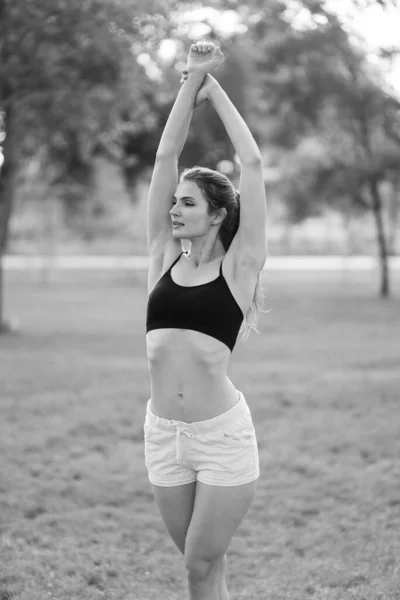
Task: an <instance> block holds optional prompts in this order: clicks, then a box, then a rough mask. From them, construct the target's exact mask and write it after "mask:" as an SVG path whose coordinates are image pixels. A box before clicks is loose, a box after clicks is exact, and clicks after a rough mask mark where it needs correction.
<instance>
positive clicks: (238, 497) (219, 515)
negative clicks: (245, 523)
mask: <svg viewBox="0 0 400 600" xmlns="http://www.w3.org/2000/svg"><path fill="white" fill-rule="evenodd" d="M257 483H258V480H255V481H252V482H251V483H246V484H244V485H235V486H231V487H228V486H213V485H207V484H205V483H201V482H199V481H198V482H197V485H196V494H195V501H194V508H193V514H192V518H191V521H190V525H189V529H188V532H187V535H186V546H185V558H186V561H187V562H191V561H196V560H205V561H213V560H215V559H216V558H218V557H219V556H221V555H224V554H225V552H226V550H227V548H228V546H229V544H230V542H231V540H232V538H233V536H234V534H235V531H236V529H237V528H238V526H239V524H240V523H241V521H242V520H243V518H244V516H245V514H246V513H247V511H248V509H249V507H250V504H251V501H252V499H253V497H254V494H255V491H256V489H257Z"/></svg>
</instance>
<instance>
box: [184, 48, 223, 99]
mask: <svg viewBox="0 0 400 600" xmlns="http://www.w3.org/2000/svg"><path fill="white" fill-rule="evenodd" d="M224 60H225V57H224V55H223V54H222V52H221V49H220V48H219V46H216V45H215V44H213V43H212V42H196V44H192V45H191V46H190V50H189V54H188V59H187V64H186V72H184V73H183V74H182V80H181V81H182V83H183V82H184V81H185V80H186V79H187V77H188V74H190V73H197V74H199V75H204V79H203V83H202V85H201V87H200V89H199V91H198V93H197V96H196V100H195V106H199V105H200V104H202V103H203V102H204V101H205V100H207V99H208V94H209V91H210V89H211V87H212V85H214V84H215V83H216V80H215V79H214V78H213V77H211V75H210V74H209V73H210V72H211V71H215V70H216V69H218V67H220V66H221V64H222V63H223V62H224Z"/></svg>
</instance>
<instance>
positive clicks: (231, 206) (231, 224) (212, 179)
mask: <svg viewBox="0 0 400 600" xmlns="http://www.w3.org/2000/svg"><path fill="white" fill-rule="evenodd" d="M184 180H187V181H194V182H195V183H196V185H197V186H198V187H199V188H200V189H201V191H202V192H203V194H204V196H205V199H206V201H207V203H208V213H209V214H210V215H211V214H214V213H216V212H218V211H219V210H220V209H221V208H225V210H226V216H225V218H224V220H223V221H222V223H221V225H220V228H219V231H218V237H219V238H220V240H221V242H222V245H223V247H224V249H225V251H227V250H228V248H229V246H230V245H231V242H232V240H233V238H234V237H235V235H236V232H237V230H238V228H239V223H240V194H239V192H238V191H237V190H236V189H235V187H234V185H233V183H232V182H231V180H230V179H229V178H228V177H227V176H226V175H224V174H223V173H220V172H219V171H214V170H213V169H209V168H207V167H199V166H195V167H192V168H190V169H185V170H184V171H183V172H182V173H181V176H180V180H179V181H180V182H181V181H184ZM260 273H261V269H260V271H259V273H258V276H257V282H256V287H255V290H254V296H253V301H252V304H251V306H250V308H249V309H248V311H247V312H246V314H245V315H244V321H243V323H242V325H241V328H240V330H239V333H241V334H242V338H241V339H242V340H243V341H245V340H247V339H248V337H249V334H250V332H251V330H252V329H253V330H254V331H257V333H260V332H259V330H258V328H257V325H258V318H259V313H260V311H261V312H267V311H265V310H263V308H262V307H263V306H264V300H265V297H264V293H263V289H262V286H261V283H260Z"/></svg>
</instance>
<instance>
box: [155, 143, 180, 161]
mask: <svg viewBox="0 0 400 600" xmlns="http://www.w3.org/2000/svg"><path fill="white" fill-rule="evenodd" d="M165 158H169V159H171V158H176V159H177V158H178V151H177V149H176V148H173V147H172V146H165V147H160V148H158V150H157V153H156V160H162V159H165Z"/></svg>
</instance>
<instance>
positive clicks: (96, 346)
mask: <svg viewBox="0 0 400 600" xmlns="http://www.w3.org/2000/svg"><path fill="white" fill-rule="evenodd" d="M144 277H145V275H144V273H142V274H130V275H128V276H122V275H115V274H113V275H110V274H102V275H101V276H100V275H98V274H92V275H90V274H82V273H81V274H79V277H78V275H77V276H76V277H75V276H73V275H68V276H63V277H60V278H58V280H57V281H55V282H53V283H52V284H51V285H48V286H43V285H39V284H38V283H35V282H34V281H33V279H32V277H29V276H27V275H24V274H23V273H20V274H18V276H17V275H11V274H8V275H7V282H6V283H7V286H6V312H7V315H8V316H14V317H18V318H19V319H20V321H21V326H20V331H19V333H18V334H16V335H8V336H3V337H1V338H0V407H1V420H0V535H1V537H0V600H14V599H15V600H35V599H37V600H45V599H48V598H49V599H56V600H78V599H79V600H86V599H88V600H89V599H90V600H91V599H103V598H104V599H109V600H122V599H124V600H160V599H162V600H178V599H179V600H184V599H185V600H186V599H187V595H186V592H185V589H186V581H185V570H184V566H183V559H182V556H181V555H180V554H179V552H178V550H177V549H176V548H175V546H174V544H173V542H172V541H171V540H170V538H169V536H168V534H167V533H166V530H165V527H164V525H163V523H162V521H161V518H160V516H159V514H158V511H157V508H156V506H155V504H154V501H153V498H152V494H151V489H150V485H149V483H148V480H147V474H146V471H145V465H144V456H143V430H142V425H143V420H144V411H145V404H146V402H147V400H148V397H149V380H148V373H147V360H146V354H145V306H146V286H145V278H144ZM398 279H399V276H398V275H397V281H394V282H393V288H394V289H393V292H394V293H393V297H392V299H390V300H386V301H381V300H379V299H378V298H377V296H376V287H377V282H376V275H375V274H354V273H346V274H332V275H324V274H312V273H309V274H307V273H297V274H296V275H294V274H289V273H273V274H271V275H266V276H265V277H264V286H265V289H266V292H267V297H268V298H267V305H268V306H269V307H270V309H271V310H270V312H269V313H268V314H263V315H262V317H261V321H260V327H261V331H262V334H261V335H258V334H252V335H251V336H250V339H249V340H248V342H247V343H245V344H243V343H239V344H238V346H237V347H236V349H235V352H234V354H233V357H232V362H231V369H230V377H231V379H232V381H233V382H234V384H235V385H236V387H237V388H238V389H240V390H241V391H242V392H243V393H244V395H245V397H246V399H247V402H248V404H249V406H250V408H251V410H252V414H253V420H254V423H255V427H256V431H257V436H258V441H259V450H260V462H261V479H260V483H259V487H258V491H257V495H256V498H255V500H254V502H253V504H252V506H251V508H250V511H249V512H248V514H247V516H246V518H245V520H244V521H243V522H242V524H241V526H240V528H239V529H238V531H237V534H236V536H235V538H234V540H233V542H232V544H231V547H230V549H229V552H228V574H227V581H228V588H229V590H230V592H231V598H232V600H239V599H240V600H250V599H251V600H307V599H312V600H389V599H390V600H395V599H396V600H398V598H400V560H399V557H400V460H399V457H400V425H399V422H400V419H399V414H400V300H399V299H400V281H399V280H398Z"/></svg>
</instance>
